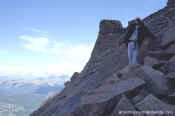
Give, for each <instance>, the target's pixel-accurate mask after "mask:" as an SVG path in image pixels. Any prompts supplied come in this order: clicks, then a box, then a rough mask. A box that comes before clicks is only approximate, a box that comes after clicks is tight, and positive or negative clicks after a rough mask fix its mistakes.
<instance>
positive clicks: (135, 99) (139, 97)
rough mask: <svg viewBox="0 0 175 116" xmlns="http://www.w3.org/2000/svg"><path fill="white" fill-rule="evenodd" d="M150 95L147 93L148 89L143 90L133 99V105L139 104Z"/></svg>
mask: <svg viewBox="0 0 175 116" xmlns="http://www.w3.org/2000/svg"><path fill="white" fill-rule="evenodd" d="M148 94H149V92H148V91H147V89H146V88H143V89H142V90H141V91H140V93H139V94H138V95H137V96H135V97H134V98H132V103H133V104H137V103H138V102H140V101H141V100H143V99H144V98H145V97H146V96H147V95H148Z"/></svg>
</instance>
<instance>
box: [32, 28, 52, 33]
mask: <svg viewBox="0 0 175 116" xmlns="http://www.w3.org/2000/svg"><path fill="white" fill-rule="evenodd" d="M29 30H30V31H32V32H35V33H41V34H48V33H49V32H48V31H44V30H41V29H37V28H30V29H29Z"/></svg>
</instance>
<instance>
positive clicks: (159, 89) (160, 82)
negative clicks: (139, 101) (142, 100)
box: [137, 66, 169, 96]
mask: <svg viewBox="0 0 175 116" xmlns="http://www.w3.org/2000/svg"><path fill="white" fill-rule="evenodd" d="M141 69H142V71H143V73H142V72H140V73H137V74H138V75H139V77H140V78H142V79H144V80H145V82H146V83H147V88H148V90H149V91H151V92H152V93H153V94H155V95H157V96H166V95H167V94H168V89H169V86H168V82H167V80H166V79H165V78H164V75H163V73H161V72H160V71H156V70H154V69H152V68H151V67H149V66H142V67H141Z"/></svg>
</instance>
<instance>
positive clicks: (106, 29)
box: [30, 0, 175, 116]
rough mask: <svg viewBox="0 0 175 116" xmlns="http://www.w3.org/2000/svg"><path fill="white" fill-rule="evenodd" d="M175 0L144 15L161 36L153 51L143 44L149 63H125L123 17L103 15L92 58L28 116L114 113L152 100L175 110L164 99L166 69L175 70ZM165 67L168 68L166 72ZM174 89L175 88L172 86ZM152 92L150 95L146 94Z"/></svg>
mask: <svg viewBox="0 0 175 116" xmlns="http://www.w3.org/2000/svg"><path fill="white" fill-rule="evenodd" d="M174 1H175V0H169V1H168V3H167V6H166V7H165V8H163V9H161V10H159V11H158V12H156V13H153V14H151V15H150V16H148V17H146V18H145V19H144V23H145V25H146V26H147V27H148V29H149V30H150V31H151V32H152V33H153V34H154V35H155V36H156V37H157V39H156V40H154V44H151V46H150V47H151V50H152V51H151V50H150V49H144V53H146V54H144V57H143V61H145V62H146V63H145V64H146V65H147V66H141V65H139V66H130V65H129V66H127V65H128V56H127V47H126V46H125V45H121V46H119V45H118V43H119V41H120V39H123V36H124V35H125V34H126V33H125V32H126V29H124V28H123V27H122V25H121V23H120V21H117V20H102V21H101V22H100V26H99V28H100V29H99V33H98V37H97V40H96V43H95V46H94V49H93V51H92V53H91V57H90V59H89V61H88V62H87V64H86V65H85V67H84V68H83V70H82V71H81V72H80V73H74V75H73V76H72V78H71V80H70V82H67V83H65V85H66V86H65V88H64V89H63V90H62V91H61V92H60V93H59V94H58V95H57V96H55V97H54V99H53V100H52V101H50V102H49V103H48V104H45V105H44V106H42V107H40V108H39V109H37V110H36V111H34V112H33V113H32V114H31V115H30V116H110V115H111V116H113V115H116V114H117V113H118V111H119V110H120V109H121V110H122V109H123V110H127V109H131V110H136V111H138V110H144V109H149V108H151V109H152V105H151V104H153V103H156V104H158V105H159V104H160V105H162V107H161V108H162V109H163V110H164V109H166V108H164V107H165V106H168V108H169V109H173V110H174V111H175V109H174V106H173V105H169V104H167V103H165V101H166V100H165V101H163V100H162V99H167V101H169V100H168V99H169V97H168V93H169V91H170V90H169V88H168V85H170V83H169V81H168V80H169V78H166V76H165V75H164V74H167V75H168V73H173V72H175V71H174V69H175V68H173V67H174V66H175V65H174V60H173V59H174V57H175V55H174V49H175V47H174V46H175V42H174V41H175V38H174V25H175V10H174V8H175V7H174ZM151 43H152V42H151ZM160 45H161V47H160ZM150 47H145V48H150ZM167 54H168V55H167ZM144 58H147V59H145V60H144ZM148 58H149V59H148ZM162 62H163V64H164V65H162ZM167 64H168V65H167ZM152 67H153V68H154V69H156V70H154V69H153V68H152ZM164 67H168V71H167V68H166V69H165V68H164ZM157 70H159V71H157ZM121 72H122V73H124V74H120V73H121ZM165 72H166V73H165ZM172 90H175V88H173V87H171V91H172ZM149 94H150V95H151V96H147V95H149ZM123 96H125V97H123ZM146 96H147V97H146ZM162 97H163V98H162ZM146 102H150V104H147V103H146ZM125 105H127V108H126V109H125V108H124V107H125ZM107 106H109V107H107ZM136 106H137V108H136V109H135V107H136ZM153 108H154V107H153ZM157 108H159V107H157ZM160 110H161V109H160ZM109 114H110V115H109Z"/></svg>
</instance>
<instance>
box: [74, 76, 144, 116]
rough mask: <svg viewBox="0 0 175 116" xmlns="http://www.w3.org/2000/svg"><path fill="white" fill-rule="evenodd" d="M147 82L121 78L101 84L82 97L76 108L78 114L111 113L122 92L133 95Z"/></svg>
mask: <svg viewBox="0 0 175 116" xmlns="http://www.w3.org/2000/svg"><path fill="white" fill-rule="evenodd" d="M144 84H145V82H144V81H143V80H141V79H138V78H131V79H127V80H121V81H120V82H119V83H117V84H109V85H105V86H101V87H100V88H98V89H95V90H94V91H92V92H90V93H88V95H86V96H84V97H82V99H81V105H80V107H79V108H78V109H77V110H76V113H75V114H76V115H81V116H100V115H104V114H109V113H111V112H112V111H111V110H112V109H113V108H114V107H115V105H116V104H117V103H118V102H119V100H120V98H121V96H122V94H126V95H127V96H129V97H131V96H133V95H135V94H138V93H137V92H138V91H139V90H140V89H141V88H143V86H144Z"/></svg>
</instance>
